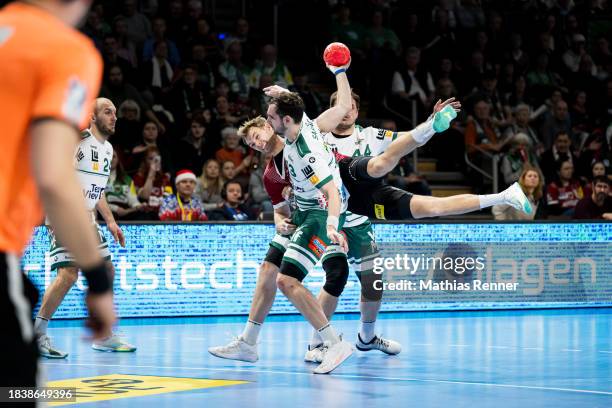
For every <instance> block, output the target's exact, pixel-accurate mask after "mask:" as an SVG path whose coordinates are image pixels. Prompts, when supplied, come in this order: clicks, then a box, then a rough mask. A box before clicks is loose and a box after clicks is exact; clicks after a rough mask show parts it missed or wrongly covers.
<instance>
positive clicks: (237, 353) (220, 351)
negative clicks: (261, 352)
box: [208, 337, 259, 363]
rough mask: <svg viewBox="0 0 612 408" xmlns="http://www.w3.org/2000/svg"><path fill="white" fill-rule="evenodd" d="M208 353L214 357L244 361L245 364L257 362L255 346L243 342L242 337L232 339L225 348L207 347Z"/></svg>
mask: <svg viewBox="0 0 612 408" xmlns="http://www.w3.org/2000/svg"><path fill="white" fill-rule="evenodd" d="M208 352H209V353H210V354H212V355H213V356H215V357H220V358H227V359H228V360H238V361H246V362H247V363H254V362H256V361H257V360H259V357H258V356H257V344H253V345H251V344H249V343H247V342H246V341H244V340H243V339H242V337H234V339H233V340H232V341H230V342H229V343H228V344H227V345H225V346H217V347H209V348H208Z"/></svg>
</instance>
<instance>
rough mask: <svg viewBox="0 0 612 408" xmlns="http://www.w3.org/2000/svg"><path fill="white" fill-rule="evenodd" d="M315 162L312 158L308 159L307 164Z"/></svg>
mask: <svg viewBox="0 0 612 408" xmlns="http://www.w3.org/2000/svg"><path fill="white" fill-rule="evenodd" d="M315 161H316V159H315V158H314V157H311V158H310V159H308V162H309V163H311V164H312V163H314V162H315Z"/></svg>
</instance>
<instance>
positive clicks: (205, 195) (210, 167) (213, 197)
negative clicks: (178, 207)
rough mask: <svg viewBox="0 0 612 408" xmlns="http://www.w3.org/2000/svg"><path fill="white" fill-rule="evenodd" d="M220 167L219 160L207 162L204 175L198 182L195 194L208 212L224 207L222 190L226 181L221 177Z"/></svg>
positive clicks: (203, 170)
mask: <svg viewBox="0 0 612 408" xmlns="http://www.w3.org/2000/svg"><path fill="white" fill-rule="evenodd" d="M229 163H231V162H229ZM232 164H233V163H232ZM220 167H221V165H220V164H219V162H218V161H217V160H215V159H208V160H206V162H205V163H204V166H202V175H201V176H200V177H198V180H197V184H196V190H195V193H196V194H197V195H198V196H199V197H200V199H201V201H202V203H203V205H204V209H205V210H206V211H210V210H214V209H215V208H220V207H221V206H222V205H223V198H222V197H221V190H222V189H223V184H224V183H225V181H224V180H223V178H222V177H221V174H220V170H221V169H220Z"/></svg>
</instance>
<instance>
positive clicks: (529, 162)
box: [501, 133, 538, 185]
mask: <svg viewBox="0 0 612 408" xmlns="http://www.w3.org/2000/svg"><path fill="white" fill-rule="evenodd" d="M508 143H509V145H510V148H509V149H508V152H507V153H505V154H504V155H503V157H502V160H501V173H502V175H503V176H504V182H505V183H506V185H510V184H512V183H514V182H515V181H518V179H519V177H520V175H521V174H522V173H523V168H524V167H525V166H529V167H534V168H537V167H538V160H537V158H536V155H535V151H534V150H533V146H532V144H531V140H530V139H529V136H527V135H526V134H525V133H517V134H515V135H513V136H510V140H509V142H508Z"/></svg>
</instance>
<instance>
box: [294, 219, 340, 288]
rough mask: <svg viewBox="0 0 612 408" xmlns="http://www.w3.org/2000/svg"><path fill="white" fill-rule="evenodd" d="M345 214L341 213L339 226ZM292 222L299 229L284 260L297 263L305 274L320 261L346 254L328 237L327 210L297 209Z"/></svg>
mask: <svg viewBox="0 0 612 408" xmlns="http://www.w3.org/2000/svg"><path fill="white" fill-rule="evenodd" d="M344 218H345V217H344V214H342V215H340V220H339V224H338V227H339V228H340V229H341V228H342V225H343V224H344ZM292 223H293V224H295V225H296V226H297V229H296V230H295V232H294V233H293V235H292V236H291V240H290V241H289V245H287V251H286V252H285V255H284V256H283V262H289V263H291V264H293V265H295V266H296V267H297V268H298V269H299V270H300V271H301V272H302V273H303V274H304V276H306V275H308V273H309V272H310V271H311V270H312V268H313V267H314V266H315V265H316V263H317V262H318V261H325V260H326V259H328V258H332V257H335V256H344V257H345V256H346V254H345V253H344V252H342V248H340V246H338V245H336V244H333V243H332V242H331V241H330V240H329V238H328V237H327V211H324V210H306V211H300V210H298V211H295V212H294V213H293V216H292Z"/></svg>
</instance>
